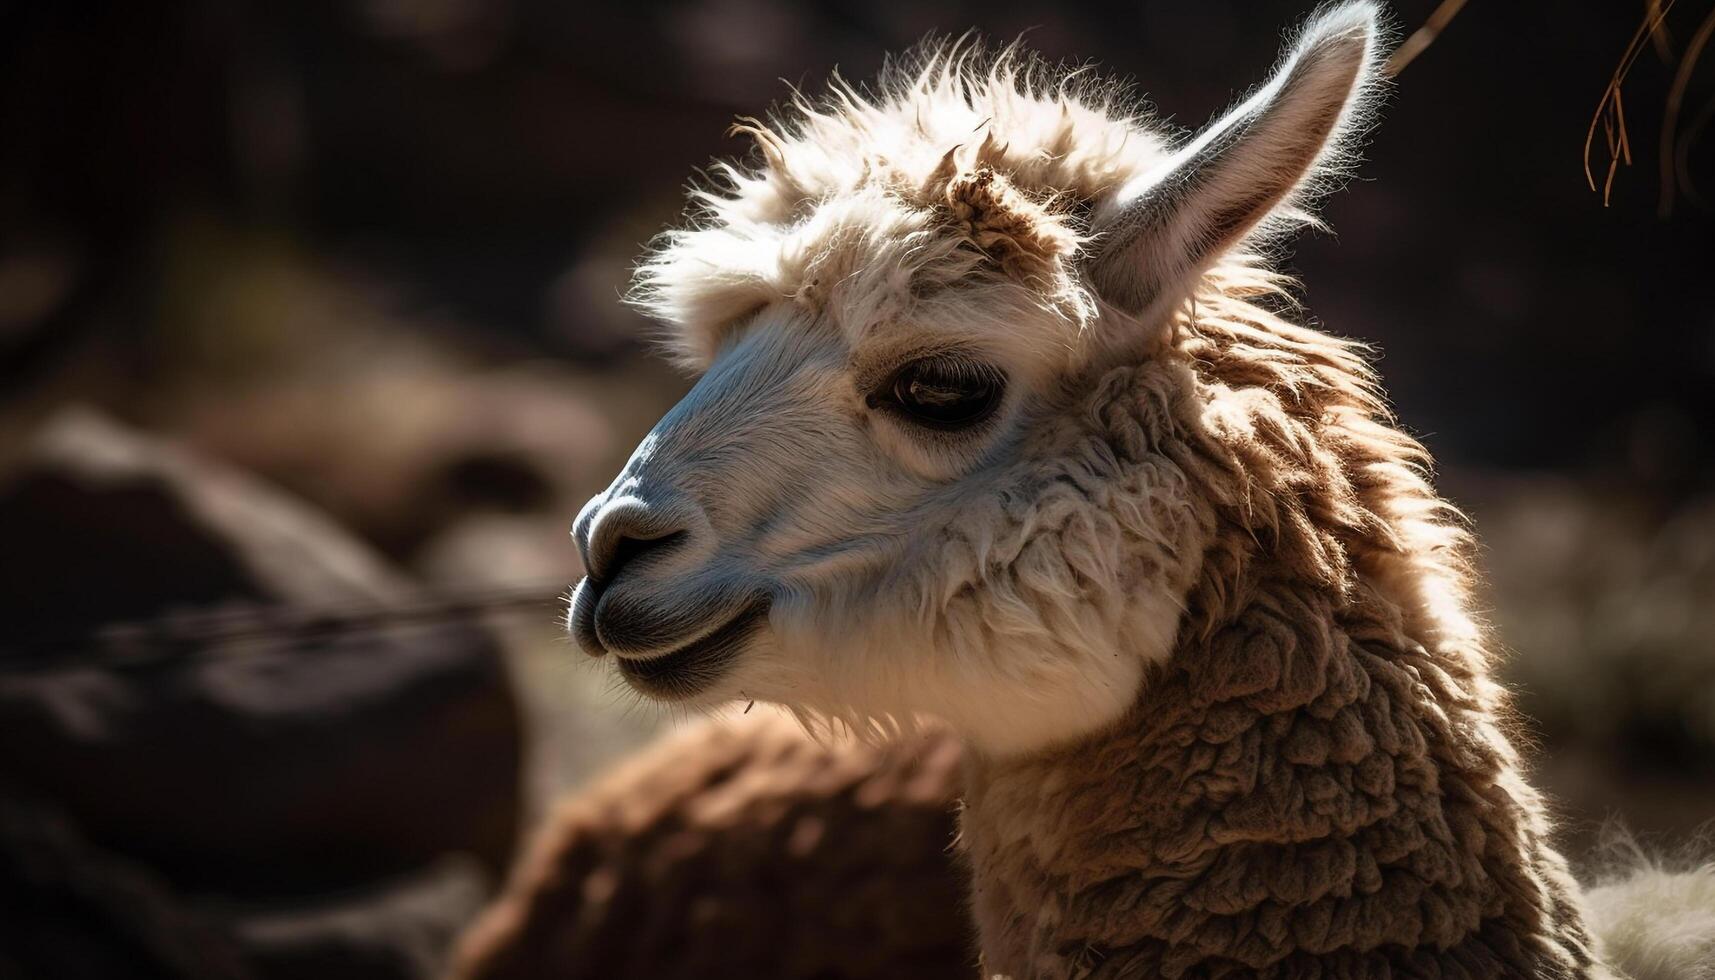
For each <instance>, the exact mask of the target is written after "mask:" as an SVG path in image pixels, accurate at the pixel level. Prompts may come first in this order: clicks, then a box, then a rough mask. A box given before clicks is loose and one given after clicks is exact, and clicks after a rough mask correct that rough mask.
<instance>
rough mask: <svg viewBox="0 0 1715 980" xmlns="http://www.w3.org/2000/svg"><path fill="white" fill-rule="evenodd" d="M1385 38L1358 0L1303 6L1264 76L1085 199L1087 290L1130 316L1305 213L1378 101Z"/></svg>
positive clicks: (1374, 10)
mask: <svg viewBox="0 0 1715 980" xmlns="http://www.w3.org/2000/svg"><path fill="white" fill-rule="evenodd" d="M1385 38H1386V29H1385V27H1384V26H1383V21H1382V14H1381V10H1380V8H1379V6H1378V5H1377V4H1375V3H1372V2H1369V0H1358V2H1351V3H1342V4H1339V5H1337V6H1332V7H1327V8H1324V9H1323V10H1321V11H1319V12H1318V13H1316V14H1315V15H1313V16H1312V17H1311V18H1310V19H1309V20H1308V21H1307V22H1306V23H1305V24H1304V26H1303V27H1302V28H1301V29H1300V30H1299V31H1298V32H1297V33H1296V35H1295V37H1294V38H1293V40H1292V42H1291V43H1290V45H1289V46H1288V48H1287V50H1286V54H1285V55H1284V57H1282V59H1281V60H1280V62H1279V64H1278V65H1277V66H1276V68H1275V70H1274V71H1273V72H1272V74H1271V75H1270V78H1269V80H1268V81H1267V82H1266V83H1264V84H1263V85H1262V86H1260V87H1259V88H1257V89H1256V90H1255V91H1254V92H1252V93H1251V94H1250V95H1248V96H1246V97H1245V98H1244V99H1243V100H1242V101H1241V102H1240V103H1239V104H1238V105H1236V106H1234V107H1233V108H1232V109H1230V110H1228V111H1227V112H1226V113H1224V114H1222V115H1221V116H1220V117H1219V118H1218V119H1217V120H1216V121H1215V122H1213V123H1211V124H1210V125H1209V126H1207V127H1205V128H1204V129H1203V130H1202V131H1201V132H1199V133H1198V134H1197V135H1196V136H1195V137H1194V138H1193V139H1192V140H1191V141H1190V142H1189V143H1187V144H1185V145H1184V146H1183V147H1181V148H1179V149H1178V150H1176V151H1175V152H1174V153H1173V154H1172V155H1171V156H1169V157H1168V159H1166V160H1165V161H1163V162H1162V164H1161V165H1160V166H1158V167H1156V168H1154V169H1152V170H1150V171H1149V172H1146V173H1144V174H1141V175H1139V176H1138V177H1136V178H1134V179H1132V180H1131V181H1129V182H1127V183H1126V184H1125V185H1124V186H1122V187H1121V188H1120V189H1119V190H1118V191H1117V192H1116V193H1115V194H1114V196H1113V197H1112V198H1110V199H1109V200H1108V201H1106V202H1105V203H1104V204H1103V205H1101V206H1099V207H1098V208H1097V210H1096V214H1095V216H1094V220H1093V226H1094V231H1095V232H1096V236H1097V243H1096V246H1095V249H1094V251H1093V253H1092V255H1091V257H1090V259H1089V260H1088V263H1087V267H1088V268H1089V270H1090V273H1091V277H1092V280H1093V282H1092V284H1093V285H1094V286H1095V287H1096V289H1097V292H1098V293H1099V294H1101V295H1103V298H1104V299H1106V300H1108V301H1109V302H1110V303H1112V304H1113V305H1116V306H1118V307H1120V308H1122V309H1126V310H1127V311H1128V312H1131V313H1135V314H1140V315H1141V314H1143V313H1144V312H1146V311H1147V310H1148V309H1149V308H1151V307H1152V306H1154V305H1155V302H1156V301H1158V300H1161V299H1163V298H1165V297H1166V296H1167V294H1170V293H1173V292H1176V291H1177V290H1176V287H1177V286H1179V285H1180V284H1181V283H1182V282H1184V281H1185V280H1193V281H1194V279H1195V278H1196V276H1197V275H1199V274H1201V272H1202V271H1203V270H1204V269H1205V268H1207V267H1208V265H1209V264H1210V263H1212V262H1213V261H1215V260H1217V259H1218V258H1219V257H1220V255H1221V254H1222V253H1224V252H1226V251H1228V250H1230V249H1231V248H1233V247H1235V246H1238V245H1240V244H1245V243H1252V244H1254V243H1257V242H1259V241H1265V240H1268V239H1271V238H1274V237H1277V236H1279V235H1281V234H1284V233H1286V232H1289V231H1291V230H1293V229H1295V228H1297V227H1299V226H1301V225H1302V224H1304V223H1306V222H1307V221H1314V218H1313V217H1311V216H1310V214H1309V211H1308V209H1307V207H1306V204H1307V202H1308V201H1309V200H1311V199H1314V198H1316V197H1319V196H1321V195H1323V194H1325V193H1327V192H1328V191H1329V190H1331V189H1332V188H1333V187H1334V186H1336V185H1337V184H1338V178H1339V177H1341V176H1343V175H1344V174H1345V173H1346V172H1348V170H1349V164H1350V161H1351V159H1352V157H1353V153H1352V144H1353V143H1354V142H1355V140H1356V138H1357V137H1358V136H1360V135H1361V134H1362V133H1363V132H1364V131H1365V129H1366V128H1367V127H1366V124H1367V122H1368V120H1369V118H1370V117H1371V114H1372V109H1373V107H1374V105H1375V104H1376V103H1377V102H1378V101H1379V96H1380V90H1381V86H1382V64H1383V59H1382V56H1381V50H1382V48H1383V46H1384V41H1385ZM1223 217H1224V218H1225V219H1226V220H1225V221H1222V220H1218V219H1221V218H1223Z"/></svg>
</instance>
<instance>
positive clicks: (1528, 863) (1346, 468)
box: [961, 280, 1612, 980]
mask: <svg viewBox="0 0 1715 980" xmlns="http://www.w3.org/2000/svg"><path fill="white" fill-rule="evenodd" d="M1242 293H1243V290H1239V289H1235V288H1233V285H1232V284H1231V283H1223V282H1220V281H1216V280H1212V281H1211V282H1210V283H1209V284H1208V292H1207V293H1206V295H1204V296H1203V297H1202V298H1201V299H1200V303H1199V307H1200V310H1201V313H1193V314H1191V315H1190V317H1189V318H1188V319H1187V320H1186V321H1185V322H1183V323H1182V324H1181V327H1180V330H1179V339H1178V340H1177V342H1176V349H1175V350H1174V351H1173V352H1172V354H1170V355H1169V356H1165V357H1163V358H1162V362H1163V363H1160V364H1156V365H1151V366H1146V367H1142V368H1139V369H1138V376H1137V377H1136V378H1135V379H1134V383H1133V384H1132V385H1130V386H1122V390H1124V391H1125V392H1126V393H1125V394H1124V395H1122V396H1121V397H1119V398H1118V399H1116V401H1115V403H1114V404H1113V406H1112V409H1111V410H1110V411H1109V413H1108V416H1107V423H1108V424H1109V426H1110V427H1111V430H1112V431H1111V442H1112V444H1113V445H1114V446H1115V447H1116V449H1117V450H1118V451H1119V452H1121V453H1124V452H1126V451H1127V449H1128V447H1130V448H1131V449H1132V450H1135V451H1136V452H1138V453H1139V454H1142V453H1145V452H1151V451H1162V450H1165V451H1166V452H1167V453H1168V454H1169V455H1170V456H1171V457H1172V458H1173V459H1174V462H1175V463H1176V464H1177V465H1178V466H1179V468H1180V469H1181V470H1182V471H1183V472H1184V473H1185V474H1186V476H1187V477H1188V478H1189V479H1190V480H1191V481H1192V482H1193V484H1194V485H1195V486H1196V487H1197V489H1198V493H1197V494H1196V496H1197V497H1198V498H1200V499H1202V500H1204V501H1207V502H1208V503H1207V507H1208V512H1207V514H1206V515H1205V516H1206V519H1207V520H1208V521H1210V522H1211V523H1212V524H1213V526H1214V537H1213V544H1212V545H1211V546H1210V548H1209V549H1208V551H1207V553H1206V555H1205V559H1204V562H1203V572H1202V574H1201V581H1200V584H1199V585H1198V586H1197V587H1196V588H1195V589H1194V590H1193V592H1192V595H1191V599H1190V614H1189V615H1188V617H1187V620H1186V622H1185V625H1184V626H1183V628H1182V630H1181V633H1180V638H1179V642H1178V644H1177V647H1176V649H1175V651H1174V653H1173V654H1172V656H1171V657H1170V659H1169V661H1168V662H1167V663H1166V664H1165V665H1164V666H1162V667H1161V668H1159V669H1158V670H1157V671H1156V673H1155V675H1154V676H1152V677H1151V678H1150V680H1149V682H1148V683H1147V684H1145V685H1144V687H1143V692H1142V696H1141V699H1140V700H1139V701H1138V703H1137V705H1136V706H1135V708H1134V709H1133V710H1132V711H1131V712H1130V714H1129V715H1128V716H1127V717H1125V718H1124V719H1123V720H1122V721H1120V722H1119V723H1118V724H1117V725H1115V726H1113V727H1112V728H1111V729H1110V730H1108V731H1106V732H1103V733H1100V734H1098V735H1095V736H1093V737H1090V738H1087V739H1084V740H1082V741H1080V742H1078V743H1076V744H1073V745H1068V746H1065V747H1063V748H1060V749H1056V750H1053V751H1050V752H1047V753H1043V754H1039V755H1036V756H1033V757H1030V758H1025V759H1017V760H1009V761H1006V762H997V761H993V760H983V759H981V758H973V759H971V760H970V761H969V762H968V763H967V779H968V786H967V788H966V796H965V811H964V815H963V818H962V821H961V832H962V838H963V845H964V851H965V853H966V854H967V855H968V857H969V860H970V862H971V865H972V869H973V883H974V888H975V898H974V907H975V912H976V917H977V921H978V926H979V930H980V932H981V936H982V945H983V948H984V950H985V956H986V961H985V964H984V967H985V975H986V974H1002V975H1006V976H1010V977H1013V978H1016V980H1025V978H1031V980H1042V978H1062V977H1150V978H1155V977H1174V978H1181V977H1184V978H1190V977H1198V978H1202V977H1211V978H1213V977H1223V978H1238V977H1245V978H1279V980H1285V978H1311V977H1317V978H1324V977H1325V978H1356V977H1366V978H1367V977H1434V978H1449V980H1451V978H1461V980H1463V978H1470V980H1478V978H1492V977H1520V978H1574V977H1576V978H1607V977H1610V976H1612V974H1610V973H1609V972H1608V970H1607V968H1605V967H1603V966H1602V965H1600V964H1599V963H1597V962H1596V961H1595V958H1594V957H1593V955H1592V950H1591V945H1592V944H1591V940H1590V937H1589V935H1588V934H1587V932H1586V930H1585V927H1584V925H1583V922H1582V917H1581V912H1580V906H1579V898H1578V896H1579V891H1578V887H1577V885H1576V883H1575V882H1574V881H1573V880H1572V878H1571V877H1570V875H1569V873H1568V872H1567V869H1566V866H1565V863H1564V861H1563V860H1562V859H1561V857H1560V856H1559V855H1558V854H1556V853H1555V852H1554V851H1553V850H1552V849H1550V847H1549V846H1548V844H1547V840H1546V838H1547V816H1546V809H1545V807H1544V805H1543V803H1542V801H1541V800H1540V798H1539V797H1538V796H1537V794H1536V792H1535V791H1534V790H1532V789H1531V787H1530V786H1529V785H1528V784H1527V783H1526V782H1525V781H1524V779H1523V778H1522V776H1521V773H1520V767H1519V763H1518V759H1517V756H1516V754H1515V752H1514V750H1513V748H1512V746H1511V745H1510V744H1509V742H1508V739H1507V737H1506V735H1505V734H1504V732H1503V730H1502V729H1503V722H1502V719H1504V718H1505V717H1506V715H1505V709H1504V706H1503V704H1502V692H1501V691H1500V689H1499V688H1498V687H1497V686H1496V685H1495V684H1494V683H1493V682H1492V681H1490V680H1489V678H1488V675H1487V666H1486V665H1487V660H1488V657H1487V654H1486V652H1485V650H1484V648H1483V646H1482V637H1481V632H1480V631H1479V630H1477V629H1476V628H1475V627H1473V626H1471V625H1470V622H1469V619H1468V618H1466V617H1465V616H1464V615H1463V613H1462V612H1461V610H1462V608H1463V607H1464V595H1465V591H1466V588H1467V581H1468V578H1469V573H1468V571H1467V569H1468V562H1467V560H1466V555H1467V552H1468V543H1467V538H1466V535H1465V533H1464V532H1463V530H1462V529H1460V528H1459V527H1458V525H1457V524H1456V523H1453V522H1450V521H1449V520H1448V519H1447V514H1448V512H1449V510H1450V508H1448V507H1447V506H1446V505H1445V504H1443V503H1441V502H1440V501H1439V499H1438V498H1437V497H1436V496H1435V495H1434V493H1433V491H1432V490H1431V489H1430V488H1429V486H1428V484H1427V482H1426V480H1425V479H1424V477H1423V476H1422V475H1421V473H1422V469H1423V465H1424V463H1425V462H1426V460H1425V458H1424V454H1423V450H1422V449H1421V447H1419V446H1418V445H1417V444H1416V443H1415V442H1414V441H1412V440H1411V439H1410V438H1409V437H1408V436H1405V435H1404V434H1402V433H1401V432H1399V430H1398V429H1397V428H1395V427H1394V426H1393V425H1392V424H1391V421H1390V419H1389V416H1388V413H1387V411H1386V409H1385V407H1384V405H1383V404H1382V402H1381V401H1380V399H1379V396H1378V395H1377V394H1376V391H1375V385H1374V383H1373V376H1372V375H1371V373H1370V372H1369V370H1368V368H1367V367H1366V365H1365V364H1364V363H1363V362H1362V360H1361V359H1360V358H1359V356H1358V354H1357V353H1356V351H1355V349H1354V347H1353V346H1352V345H1351V344H1349V343H1348V342H1345V341H1341V340H1337V339H1334V338H1330V337H1327V336H1326V335H1323V334H1320V333H1318V332H1315V331H1312V330H1308V329H1305V328H1301V327H1297V326H1294V325H1291V324H1288V323H1286V322H1285V321H1283V320H1281V319H1279V318H1275V317H1272V316H1269V315H1267V314H1263V313H1261V311H1260V310H1258V309H1257V308H1256V307H1254V306H1251V305H1250V304H1249V303H1247V302H1246V301H1245V300H1244V298H1243V295H1242ZM1185 370H1188V371H1192V372H1194V373H1195V375H1196V377H1197V382H1198V383H1197V384H1196V385H1195V386H1185V385H1183V384H1181V383H1179V382H1177V381H1174V380H1172V379H1170V378H1169V377H1168V374H1170V373H1171V372H1173V371H1185ZM1152 375H1153V376H1152ZM1168 391H1173V392H1177V393H1179V394H1176V395H1169V396H1166V397H1167V399H1168V404H1167V405H1166V406H1163V405H1162V404H1161V403H1160V402H1159V401H1154V400H1152V399H1151V398H1150V397H1148V393H1150V392H1157V393H1161V392H1168ZM1185 392H1196V393H1197V394H1192V395H1185V394H1183V393H1185ZM1139 393H1143V394H1141V395H1140V394H1139Z"/></svg>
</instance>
